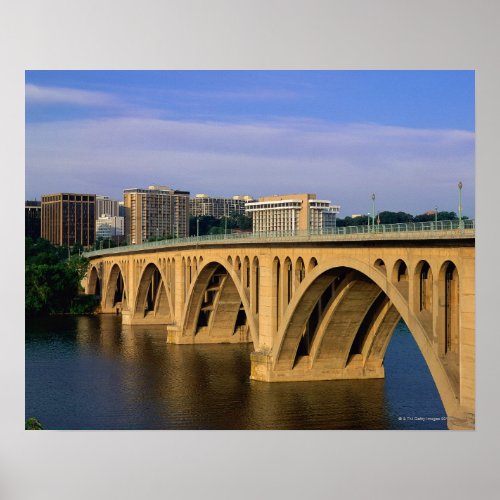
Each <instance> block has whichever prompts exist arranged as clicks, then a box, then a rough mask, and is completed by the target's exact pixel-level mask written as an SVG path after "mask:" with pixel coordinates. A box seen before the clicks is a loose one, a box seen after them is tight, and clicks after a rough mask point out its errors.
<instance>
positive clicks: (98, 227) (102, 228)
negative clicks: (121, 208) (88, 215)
mask: <svg viewBox="0 0 500 500" xmlns="http://www.w3.org/2000/svg"><path fill="white" fill-rule="evenodd" d="M95 233H96V238H114V237H115V236H123V235H124V234H125V219H124V218H123V217H116V216H114V217H112V216H109V215H103V216H101V217H99V218H98V219H97V220H96V223H95Z"/></svg>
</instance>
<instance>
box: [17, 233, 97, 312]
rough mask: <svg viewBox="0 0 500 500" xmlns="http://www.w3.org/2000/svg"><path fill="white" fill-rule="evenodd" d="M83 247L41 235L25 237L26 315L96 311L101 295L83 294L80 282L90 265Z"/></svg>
mask: <svg viewBox="0 0 500 500" xmlns="http://www.w3.org/2000/svg"><path fill="white" fill-rule="evenodd" d="M82 250H83V248H82V247H81V246H79V245H75V246H73V247H72V248H70V249H69V250H68V249H67V248H65V247H58V246H55V245H52V244H51V243H50V242H49V241H47V240H44V239H42V238H39V239H37V240H36V241H33V240H32V239H31V238H26V239H25V297H24V299H25V301H24V311H25V315H26V316H29V317H32V316H46V315H53V314H75V315H78V314H93V313H94V311H95V309H96V307H97V306H98V299H96V297H94V296H93V295H84V294H83V289H82V287H81V284H80V282H81V281H82V279H83V278H84V277H85V274H86V273H87V269H88V259H86V258H85V257H82V256H81V255H80V253H81V251H82Z"/></svg>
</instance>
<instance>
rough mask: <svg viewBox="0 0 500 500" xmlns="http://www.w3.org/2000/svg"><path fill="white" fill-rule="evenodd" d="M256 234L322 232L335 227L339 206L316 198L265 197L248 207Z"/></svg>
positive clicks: (308, 195)
mask: <svg viewBox="0 0 500 500" xmlns="http://www.w3.org/2000/svg"><path fill="white" fill-rule="evenodd" d="M245 209H246V212H247V213H248V214H250V215H251V216H252V226H253V232H254V233H264V234H266V233H287V234H294V233H296V232H297V231H303V230H310V231H313V232H322V231H324V230H328V229H331V228H334V227H335V224H336V217H337V214H338V213H339V210H340V206H339V205H331V204H330V201H328V200H317V199H316V195H315V194H287V195H282V196H264V197H261V198H259V201H257V202H251V203H247V204H246V205H245Z"/></svg>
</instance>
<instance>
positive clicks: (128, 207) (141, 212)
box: [123, 185, 189, 245]
mask: <svg viewBox="0 0 500 500" xmlns="http://www.w3.org/2000/svg"><path fill="white" fill-rule="evenodd" d="M123 199H124V206H125V234H126V237H127V241H128V242H129V243H130V244H132V245H136V244H140V243H143V242H145V241H148V240H149V239H152V238H162V237H164V238H166V237H169V236H173V237H175V238H182V237H185V236H188V234H189V192H188V191H178V190H174V189H171V188H169V187H167V186H157V185H153V186H149V188H148V189H139V188H133V189H125V190H124V192H123Z"/></svg>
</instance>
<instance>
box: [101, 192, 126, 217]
mask: <svg viewBox="0 0 500 500" xmlns="http://www.w3.org/2000/svg"><path fill="white" fill-rule="evenodd" d="M118 204H119V201H118V200H112V199H111V198H110V197H109V196H101V195H97V196H96V216H97V217H101V215H109V216H110V217H118V216H119V215H120V214H119V208H118Z"/></svg>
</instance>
